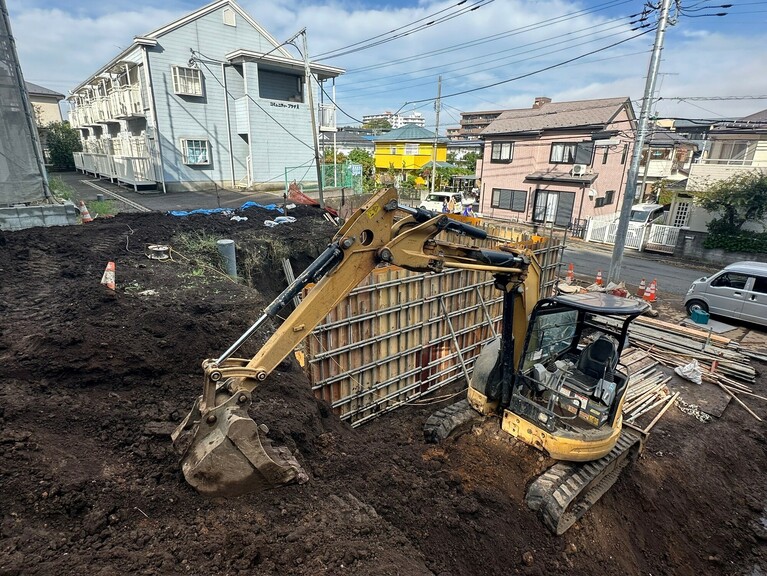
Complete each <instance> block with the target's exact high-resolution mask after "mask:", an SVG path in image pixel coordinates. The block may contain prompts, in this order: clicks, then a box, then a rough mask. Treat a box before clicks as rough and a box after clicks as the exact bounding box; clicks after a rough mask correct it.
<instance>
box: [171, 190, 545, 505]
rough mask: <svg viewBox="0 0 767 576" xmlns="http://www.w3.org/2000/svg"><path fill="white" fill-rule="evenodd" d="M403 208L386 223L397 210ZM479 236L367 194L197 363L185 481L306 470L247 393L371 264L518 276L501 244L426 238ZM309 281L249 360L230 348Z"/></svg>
mask: <svg viewBox="0 0 767 576" xmlns="http://www.w3.org/2000/svg"><path fill="white" fill-rule="evenodd" d="M398 211H399V212H404V213H405V214H407V215H406V216H405V217H404V218H401V219H399V220H396V221H395V214H396V213H397V212H398ZM443 231H446V232H452V233H457V234H462V235H467V236H470V237H474V238H485V237H486V236H487V233H486V232H485V230H484V229H482V228H477V227H474V226H470V225H468V224H464V223H462V222H459V221H457V220H454V219H450V218H448V217H447V216H445V215H438V214H435V213H432V212H429V211H426V210H420V209H412V208H408V207H403V206H399V205H398V203H397V194H396V191H395V190H393V189H390V190H386V191H383V192H380V193H379V194H377V195H375V196H374V197H373V198H371V199H370V200H369V201H368V202H367V203H366V204H365V205H364V206H363V207H362V208H360V209H359V210H357V212H356V213H355V214H354V215H352V217H351V218H350V219H349V220H348V221H347V222H346V224H344V226H343V227H342V228H341V229H340V230H339V231H338V233H337V234H336V236H335V237H334V238H333V241H332V242H331V243H330V245H329V246H328V248H327V249H326V250H325V251H324V252H323V253H322V254H321V255H320V256H319V257H318V258H317V260H315V262H314V263H312V264H311V265H310V266H309V268H307V269H306V270H305V271H304V272H303V273H302V274H301V275H300V276H299V277H298V278H296V280H295V281H294V282H293V283H291V285H290V286H288V287H287V288H286V289H285V290H284V291H283V292H282V294H280V295H279V296H278V297H277V298H276V299H275V300H274V301H273V302H272V303H271V304H270V305H269V306H267V307H266V308H265V309H264V311H263V314H262V315H261V316H260V317H259V318H258V320H257V321H256V322H255V323H254V324H253V325H252V326H251V327H250V329H248V331H246V332H245V334H243V336H242V337H240V338H239V339H238V340H237V341H236V342H235V343H234V344H233V345H232V346H231V347H230V348H229V349H228V350H227V351H226V352H224V353H223V354H222V355H221V356H220V357H218V358H216V359H208V360H205V361H204V362H203V371H204V381H203V392H202V395H201V396H200V397H199V398H198V399H197V401H196V402H195V404H194V407H193V408H192V410H191V412H190V413H189V415H188V416H187V417H186V418H185V419H184V421H183V422H182V423H181V425H179V426H178V428H177V429H176V430H175V431H174V432H173V434H172V439H173V444H174V447H175V448H176V450H177V451H178V452H179V453H180V454H181V455H182V470H183V473H184V477H185V478H186V480H187V482H189V484H191V485H192V486H193V487H194V488H195V489H197V490H198V491H199V492H201V493H204V494H210V495H221V496H236V495H239V494H243V493H246V492H258V491H261V490H265V489H268V488H271V487H275V486H280V485H283V484H287V483H290V482H304V481H306V480H307V479H308V475H307V474H306V472H305V471H304V470H303V469H302V467H301V465H300V464H299V462H298V460H297V459H296V458H295V456H294V455H293V454H291V453H290V451H289V450H288V449H287V448H285V447H279V448H278V447H275V446H273V445H272V443H271V441H270V440H269V439H268V438H267V433H268V429H267V428H266V427H265V426H264V425H261V426H258V425H257V424H256V422H255V421H254V420H253V419H252V418H250V416H249V414H248V407H249V406H250V405H251V394H252V393H253V392H254V390H255V388H256V387H257V386H258V383H259V382H261V381H263V380H265V379H266V378H267V377H268V376H269V375H270V374H271V373H272V371H273V370H274V369H275V367H276V366H277V365H278V364H279V363H280V362H282V360H284V359H285V357H286V356H288V354H290V352H291V351H292V350H293V349H294V348H295V347H296V346H297V345H298V344H299V343H300V342H301V341H302V340H303V339H304V338H305V337H306V336H307V335H308V334H309V333H310V332H311V331H312V330H313V329H314V328H315V327H316V326H317V324H319V323H320V322H321V321H322V319H323V318H324V317H325V316H326V315H327V313H328V312H329V311H330V310H331V309H332V308H333V307H334V306H336V304H338V303H339V302H340V301H341V300H342V299H343V298H344V297H345V296H346V295H347V294H348V293H349V292H350V291H351V290H352V289H354V288H355V287H356V286H357V285H358V284H359V283H360V282H361V281H362V280H363V279H364V278H365V277H366V276H367V275H368V274H370V272H371V271H372V270H373V269H374V268H375V267H376V266H378V265H379V264H393V265H397V266H401V267H402V268H405V269H408V270H413V271H419V272H440V271H441V270H442V269H443V268H444V267H453V268H468V269H479V270H484V271H487V272H490V273H492V274H494V275H495V276H496V278H497V280H498V281H499V282H502V283H503V284H504V285H514V286H516V285H517V284H519V283H521V282H523V281H524V278H525V276H526V273H527V270H528V266H529V264H530V262H531V258H532V255H531V254H530V253H529V252H527V251H523V250H514V249H510V248H504V247H501V249H500V250H497V251H496V250H487V249H480V248H477V247H475V246H463V245H459V244H452V243H450V242H445V241H440V240H436V239H435V237H436V236H437V235H438V234H440V232H443ZM310 283H316V285H315V286H314V287H313V288H312V289H311V290H310V291H309V292H308V294H307V295H306V296H305V297H304V298H303V300H302V301H301V303H300V304H299V305H298V306H297V307H296V308H295V309H294V311H293V312H292V313H291V314H290V315H289V316H288V317H287V318H286V319H285V321H284V322H283V323H282V324H281V325H280V326H279V328H277V330H276V331H275V332H274V333H273V334H272V336H271V337H270V338H269V339H268V340H267V342H266V343H265V344H264V346H263V347H262V348H261V349H260V350H259V351H258V352H257V353H256V354H255V356H253V357H252V358H249V359H245V358H236V357H234V356H233V355H234V354H235V352H236V351H237V349H239V347H240V346H241V345H242V343H243V342H244V341H245V340H246V339H247V338H248V337H250V336H251V335H252V334H253V333H254V332H255V331H256V330H257V329H259V328H260V327H261V326H262V325H263V324H264V323H266V322H267V320H269V319H273V318H275V317H276V316H277V313H278V312H279V311H280V310H281V309H282V308H283V307H284V306H285V305H286V304H287V303H288V302H290V301H291V300H292V298H293V297H294V296H295V295H297V294H300V293H301V292H302V291H303V289H304V288H305V287H306V286H307V285H309V284H310Z"/></svg>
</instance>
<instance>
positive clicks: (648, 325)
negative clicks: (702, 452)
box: [600, 317, 767, 427]
mask: <svg viewBox="0 0 767 576" xmlns="http://www.w3.org/2000/svg"><path fill="white" fill-rule="evenodd" d="M600 321H601V322H603V323H604V324H608V325H612V326H614V327H618V326H619V324H618V323H617V322H616V321H615V320H613V319H610V318H600ZM629 341H630V343H631V345H632V346H633V347H634V348H635V349H634V350H633V351H627V352H628V353H627V354H626V353H624V359H623V363H624V364H627V365H628V366H629V374H630V375H631V376H630V378H629V388H628V390H627V392H626V400H625V403H624V408H623V413H624V418H625V419H626V422H628V423H632V422H634V421H636V419H637V418H638V417H640V416H642V415H643V414H645V413H647V412H649V411H651V410H653V409H656V408H657V407H658V406H663V409H662V410H664V411H665V409H666V408H667V407H668V405H670V404H671V403H672V402H673V400H668V401H667V403H664V401H665V400H667V399H668V398H669V391H668V388H666V387H665V383H666V382H668V381H669V380H670V379H671V378H670V377H668V378H666V379H665V380H664V379H663V378H661V377H660V376H659V375H657V374H655V373H654V372H655V371H654V370H652V371H650V370H651V369H652V366H655V365H657V364H662V365H664V366H668V367H669V368H676V367H679V366H685V365H687V364H689V363H690V362H691V361H692V360H697V362H698V364H699V365H700V368H701V370H702V380H703V382H709V383H711V384H713V385H715V386H718V387H719V388H721V389H722V390H723V391H724V392H726V393H727V395H728V396H730V397H731V398H732V399H733V400H734V401H735V402H737V403H738V404H739V405H740V406H742V407H743V409H745V410H746V411H747V412H748V413H749V414H751V416H753V417H754V418H755V419H756V420H759V421H760V422H761V420H762V419H761V418H760V417H759V416H758V415H757V414H756V413H755V412H754V411H753V410H751V408H749V406H747V405H746V403H745V402H744V401H743V399H741V398H740V397H739V395H741V394H742V395H744V396H749V397H752V398H757V399H760V400H767V396H760V395H759V394H755V393H754V391H753V389H752V388H751V386H750V385H751V384H753V383H754V382H755V380H756V370H755V369H754V367H753V366H751V364H750V360H751V359H752V358H753V359H758V360H767V355H765V354H761V353H758V352H754V351H751V350H747V349H745V348H743V347H742V346H741V345H740V344H739V343H738V342H736V341H734V340H731V339H729V338H726V337H724V336H721V335H719V334H713V333H712V332H711V331H710V330H709V331H705V330H699V329H695V328H689V327H685V326H678V325H676V324H671V323H669V322H663V321H661V320H655V319H652V318H644V317H640V318H637V319H636V320H635V321H634V322H633V323H632V324H631V326H630V327H629ZM636 350H639V351H644V353H645V354H647V356H648V357H649V359H650V360H649V361H648V360H641V361H642V362H644V364H643V365H636V366H633V368H632V362H633V363H636V362H640V356H639V355H637V354H636ZM632 354H633V356H632ZM648 362H650V364H649V365H648V364H647V363H648ZM637 368H638V370H637ZM676 396H678V394H677V395H676ZM676 396H675V397H674V399H676ZM654 423H655V422H653V423H652V425H654ZM650 427H651V426H650Z"/></svg>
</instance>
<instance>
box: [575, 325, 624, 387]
mask: <svg viewBox="0 0 767 576" xmlns="http://www.w3.org/2000/svg"><path fill="white" fill-rule="evenodd" d="M617 364H618V346H617V344H616V342H615V341H614V340H613V339H612V338H610V337H608V336H600V337H599V338H597V339H596V340H594V341H593V342H592V343H591V344H589V345H588V346H586V347H585V348H584V349H583V352H581V356H580V358H579V359H578V370H579V371H580V372H582V373H583V374H585V375H586V376H589V377H591V378H595V379H596V380H599V379H600V378H602V377H604V376H605V374H609V375H610V376H612V373H613V371H614V370H615V366H616V365H617Z"/></svg>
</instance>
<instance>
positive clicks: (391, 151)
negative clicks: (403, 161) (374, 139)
mask: <svg viewBox="0 0 767 576" xmlns="http://www.w3.org/2000/svg"><path fill="white" fill-rule="evenodd" d="M389 154H391V155H392V156H394V155H396V154H397V147H396V146H389Z"/></svg>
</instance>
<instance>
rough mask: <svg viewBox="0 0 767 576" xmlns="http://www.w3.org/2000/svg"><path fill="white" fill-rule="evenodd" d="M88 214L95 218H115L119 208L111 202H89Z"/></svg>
mask: <svg viewBox="0 0 767 576" xmlns="http://www.w3.org/2000/svg"><path fill="white" fill-rule="evenodd" d="M88 212H90V214H91V216H92V217H93V218H95V217H96V216H114V215H115V214H117V208H116V207H115V203H114V202H112V201H111V200H91V201H90V202H88Z"/></svg>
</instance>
